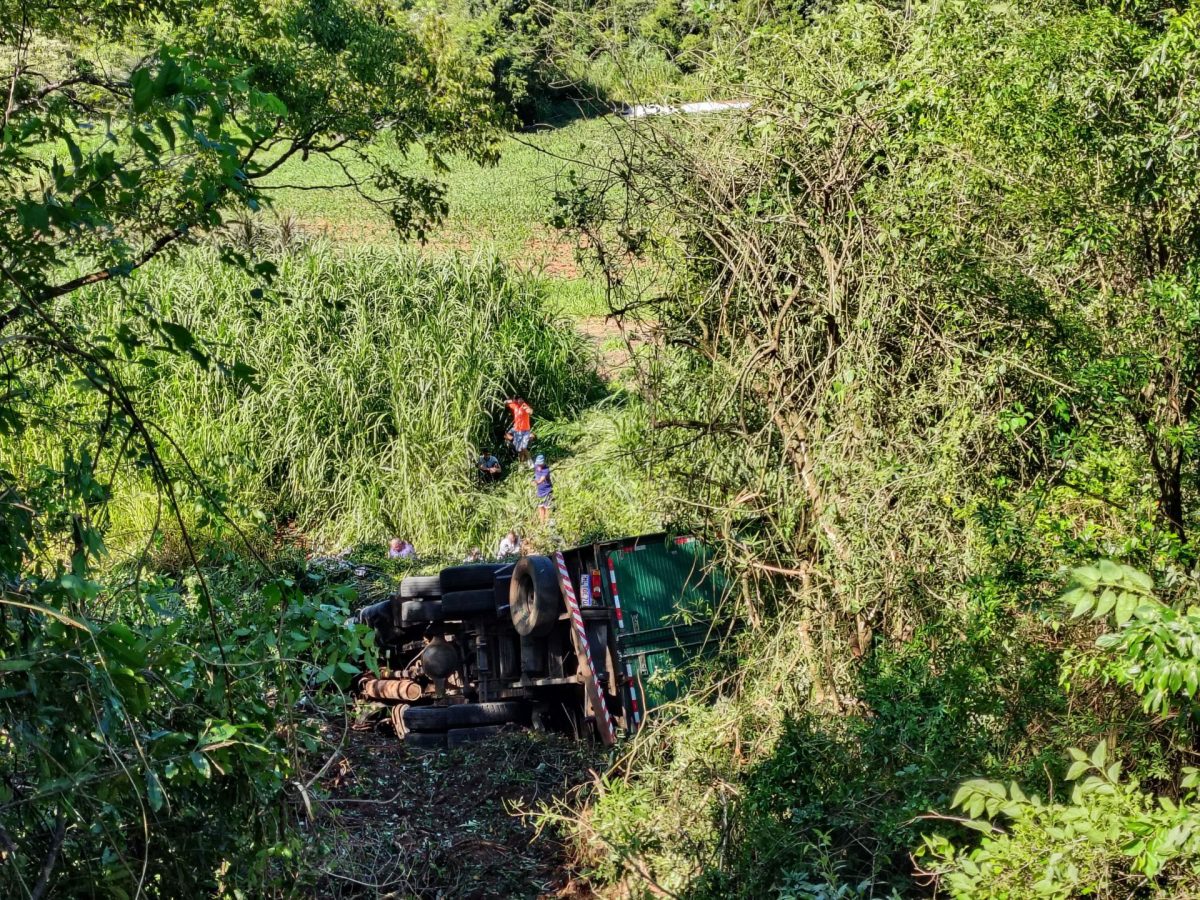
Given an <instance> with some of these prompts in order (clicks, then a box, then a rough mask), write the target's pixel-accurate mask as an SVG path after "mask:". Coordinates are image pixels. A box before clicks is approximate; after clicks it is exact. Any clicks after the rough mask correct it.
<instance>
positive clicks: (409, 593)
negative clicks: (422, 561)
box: [400, 575, 442, 600]
mask: <svg viewBox="0 0 1200 900" xmlns="http://www.w3.org/2000/svg"><path fill="white" fill-rule="evenodd" d="M400 596H401V597H403V598H404V599H405V600H412V599H414V598H416V597H440V596H442V579H441V578H440V577H439V576H437V575H409V576H407V577H406V578H404V579H402V580H401V581H400Z"/></svg>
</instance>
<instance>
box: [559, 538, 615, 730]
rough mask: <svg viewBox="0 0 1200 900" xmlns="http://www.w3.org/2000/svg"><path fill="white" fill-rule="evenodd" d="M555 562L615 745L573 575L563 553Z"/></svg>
mask: <svg viewBox="0 0 1200 900" xmlns="http://www.w3.org/2000/svg"><path fill="white" fill-rule="evenodd" d="M554 561H555V563H557V565H558V581H559V584H560V585H561V586H562V592H563V599H564V600H566V601H567V611H568V612H569V613H570V614H571V621H572V622H573V623H574V624H575V633H576V634H577V635H578V636H579V643H580V644H582V645H583V655H584V658H585V659H586V660H587V666H588V671H589V672H591V675H592V681H593V683H594V684H595V686H596V698H597V701H598V702H597V703H596V704H595V705H597V706H599V707H600V711H601V712H602V713H603V716H602V718H603V721H604V728H606V729H607V730H608V738H609V740H608V743H610V744H614V743H616V741H617V723H616V722H614V721H613V717H612V713H610V712H609V711H608V704H607V703H605V702H604V686H603V685H601V684H600V679H599V678H597V677H596V665H595V663H593V662H592V646H591V644H590V643H588V637H587V629H586V628H585V627H584V626H583V613H582V612H580V611H579V601H578V600H577V599H576V598H575V586H574V585H573V584H571V573H570V572H568V571H567V561H566V560H565V559H563V555H562V553H561V552H558V551H555V553H554Z"/></svg>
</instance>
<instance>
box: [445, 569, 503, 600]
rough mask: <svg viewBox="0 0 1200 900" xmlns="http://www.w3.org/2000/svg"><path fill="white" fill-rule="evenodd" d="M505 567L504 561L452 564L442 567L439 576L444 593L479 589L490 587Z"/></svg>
mask: <svg viewBox="0 0 1200 900" xmlns="http://www.w3.org/2000/svg"><path fill="white" fill-rule="evenodd" d="M504 567H505V564H504V563H475V564H473V565H469V566H450V568H448V569H442V574H441V575H440V576H439V577H440V579H441V584H442V593H443V594H448V593H450V592H451V591H477V590H480V589H481V588H490V587H491V586H492V581H493V580H494V579H495V578H496V573H497V572H499V571H500V570H501V569H503V568H504Z"/></svg>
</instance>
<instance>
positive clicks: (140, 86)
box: [129, 69, 154, 115]
mask: <svg viewBox="0 0 1200 900" xmlns="http://www.w3.org/2000/svg"><path fill="white" fill-rule="evenodd" d="M129 84H130V85H131V86H132V87H133V112H134V114H135V115H141V114H142V113H144V112H145V111H146V110H147V109H149V108H150V102H151V101H152V100H153V99H154V82H153V81H152V80H151V79H150V73H149V72H148V71H146V70H145V69H137V70H135V71H134V73H133V74H132V75H131V76H129Z"/></svg>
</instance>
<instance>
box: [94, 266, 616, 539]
mask: <svg viewBox="0 0 1200 900" xmlns="http://www.w3.org/2000/svg"><path fill="white" fill-rule="evenodd" d="M278 265H279V275H278V277H277V278H276V279H275V281H274V283H273V284H272V285H271V287H270V288H269V289H268V291H267V294H266V296H264V297H262V298H260V299H255V298H254V297H253V296H252V293H251V292H252V290H253V288H255V287H256V283H255V282H254V281H253V280H252V279H251V277H250V276H248V275H247V274H246V273H244V272H242V271H241V270H239V269H237V268H234V267H231V266H226V265H223V264H222V263H221V262H220V261H219V260H218V259H217V257H216V256H215V255H214V254H211V253H209V252H206V251H198V252H197V253H196V254H195V255H193V256H190V257H188V258H187V259H185V260H183V261H180V262H179V263H177V264H174V265H169V266H163V267H161V268H160V269H158V270H157V271H155V272H153V273H148V274H147V275H146V277H143V278H139V279H137V280H135V281H134V282H133V285H132V290H131V292H130V293H127V294H125V295H118V294H117V293H116V292H115V291H100V292H97V293H98V295H99V296H97V295H95V294H94V295H92V296H91V297H89V298H87V299H85V300H84V301H81V305H80V314H81V315H96V313H89V312H88V310H100V313H99V315H100V316H101V317H102V319H103V318H104V317H105V316H110V315H112V312H113V311H114V310H115V309H117V307H118V306H119V305H120V304H129V303H139V302H141V301H143V300H144V299H147V298H150V297H153V298H155V300H156V302H157V303H159V304H160V306H161V308H163V309H164V310H165V311H166V313H167V314H168V315H169V316H170V317H171V318H172V319H174V320H175V321H177V322H179V323H180V324H182V325H184V326H186V327H187V328H189V329H191V330H192V331H193V332H194V333H195V334H197V335H199V336H204V337H206V338H208V339H210V340H212V341H215V342H216V345H217V352H218V353H219V354H220V355H222V356H223V357H224V358H226V359H230V360H240V361H243V362H245V363H247V364H249V365H251V366H253V367H254V368H255V369H256V370H258V372H259V389H258V390H257V391H255V390H250V389H247V388H246V387H245V386H243V385H240V384H239V383H237V382H234V381H232V380H230V379H227V378H223V377H221V376H219V375H218V374H216V373H214V372H211V371H204V370H202V369H201V368H200V367H199V366H197V365H196V364H195V363H194V362H192V361H191V360H188V359H186V358H178V357H173V358H170V359H167V360H164V361H163V362H162V364H161V365H159V366H157V367H156V368H154V369H152V370H150V371H149V372H148V373H145V374H141V375H138V376H136V377H137V378H138V381H139V382H140V385H139V392H140V393H141V396H142V399H143V402H144V403H146V404H147V405H148V407H149V408H150V409H151V410H152V411H153V414H154V415H155V416H156V418H157V420H158V422H159V423H160V424H161V425H162V426H163V427H164V428H165V429H166V430H167V431H168V432H170V433H171V434H172V435H173V436H175V438H176V439H177V440H178V441H179V442H180V444H181V446H182V447H183V448H184V450H185V452H186V454H187V455H188V456H189V457H190V458H191V459H192V460H193V461H195V462H196V463H198V464H200V465H202V466H203V467H204V470H205V473H206V475H207V476H208V477H209V478H210V479H211V480H212V481H213V482H214V483H215V484H217V485H218V486H220V487H222V488H223V489H224V490H225V492H226V493H227V494H228V495H229V496H230V497H231V498H233V499H235V500H237V501H239V502H241V503H244V504H249V505H252V506H257V507H259V508H262V509H263V510H264V511H266V512H267V513H268V515H269V516H270V517H271V518H272V520H274V521H275V522H277V523H282V522H290V523H292V524H294V526H295V527H297V528H298V529H299V530H301V531H303V532H304V533H305V534H307V535H309V536H310V537H312V538H314V539H317V540H318V541H321V542H325V543H332V542H355V541H363V540H377V539H382V538H383V537H385V536H386V535H388V534H399V535H403V536H405V537H408V538H410V539H412V540H413V541H414V542H415V543H416V544H417V546H418V548H420V549H425V548H428V549H431V550H432V549H435V548H446V547H459V546H461V545H462V543H463V541H464V539H474V538H479V539H482V538H486V537H490V535H491V533H492V532H493V531H494V530H495V528H496V527H500V526H499V525H498V524H495V525H494V524H493V523H491V522H489V521H488V516H487V512H486V510H484V509H483V508H481V506H480V504H479V503H478V502H476V492H477V489H478V485H477V483H476V480H475V477H474V469H473V465H472V463H473V459H474V455H475V454H476V453H477V452H478V451H479V450H480V449H482V448H485V447H492V448H495V449H499V445H500V444H501V442H502V440H501V435H502V433H503V429H504V425H505V419H504V407H503V399H504V397H505V396H506V395H508V394H512V393H519V394H522V395H524V396H525V397H527V398H528V399H529V401H530V402H531V403H532V405H533V407H534V409H535V410H536V412H537V415H538V417H539V418H545V417H552V418H553V417H561V416H569V415H572V414H573V413H574V412H576V411H577V410H578V409H579V408H581V406H582V405H583V404H584V403H586V402H587V401H588V399H589V397H591V396H592V394H593V391H594V390H595V389H596V387H597V386H598V381H597V379H596V376H595V374H594V373H595V368H594V365H593V362H592V359H591V355H590V353H589V351H588V350H587V348H586V345H585V343H584V342H583V340H582V338H580V336H579V335H578V334H577V333H576V332H575V331H574V330H573V329H572V328H570V326H569V325H568V324H567V323H565V322H563V321H561V320H558V319H556V318H555V317H554V315H553V314H552V313H550V312H548V311H547V307H546V305H545V304H544V298H543V296H542V294H541V289H540V288H539V286H538V283H537V282H536V281H535V280H533V279H530V278H527V277H524V276H520V275H516V274H513V273H511V272H509V271H507V270H506V269H505V268H504V267H503V266H502V265H501V264H499V263H498V262H497V261H496V260H495V259H492V258H482V257H475V258H462V257H455V258H439V259H438V260H436V261H429V260H423V259H420V258H418V257H415V256H413V255H410V254H407V253H404V252H400V251H389V250H385V249H381V248H372V249H369V250H365V251H359V252H334V251H332V250H331V249H330V248H329V247H326V246H320V245H318V246H315V247H312V248H309V249H306V250H302V251H299V252H295V253H291V254H288V255H285V256H283V257H281V258H280V259H279V260H278ZM105 311H107V312H105ZM112 321H115V317H114V318H113V319H112ZM145 513H146V511H145V510H144V509H143V510H142V514H143V515H145ZM125 514H126V515H128V516H136V515H137V514H138V510H137V509H136V508H131V507H129V506H127V507H126V509H125Z"/></svg>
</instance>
